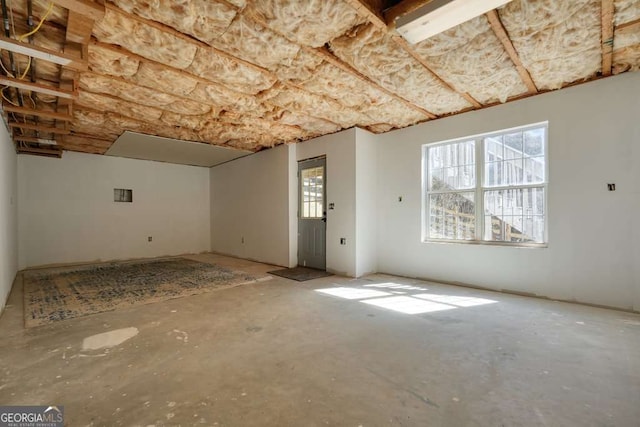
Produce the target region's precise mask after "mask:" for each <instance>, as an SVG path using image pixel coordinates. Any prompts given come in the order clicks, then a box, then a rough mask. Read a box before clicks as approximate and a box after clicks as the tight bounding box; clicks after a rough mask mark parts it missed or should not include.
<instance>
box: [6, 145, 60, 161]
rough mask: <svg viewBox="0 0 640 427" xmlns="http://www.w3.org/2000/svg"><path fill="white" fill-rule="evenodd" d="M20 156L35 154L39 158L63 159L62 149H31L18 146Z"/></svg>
mask: <svg viewBox="0 0 640 427" xmlns="http://www.w3.org/2000/svg"><path fill="white" fill-rule="evenodd" d="M17 151H18V154H35V155H38V156H47V157H57V158H60V157H62V149H60V148H38V147H29V146H25V145H18V146H17Z"/></svg>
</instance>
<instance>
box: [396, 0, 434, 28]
mask: <svg viewBox="0 0 640 427" xmlns="http://www.w3.org/2000/svg"><path fill="white" fill-rule="evenodd" d="M431 1H432V0H403V1H401V2H400V3H398V4H397V5H395V6H393V7H391V8H389V9H388V10H386V11H385V12H384V20H385V23H386V24H387V27H388V28H389V29H395V28H396V20H397V19H398V18H400V17H401V16H404V15H406V14H408V13H411V12H413V11H414V10H417V9H419V8H421V7H422V6H424V5H425V4H427V3H429V2H431Z"/></svg>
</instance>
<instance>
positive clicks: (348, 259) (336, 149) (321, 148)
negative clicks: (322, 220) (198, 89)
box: [295, 129, 357, 277]
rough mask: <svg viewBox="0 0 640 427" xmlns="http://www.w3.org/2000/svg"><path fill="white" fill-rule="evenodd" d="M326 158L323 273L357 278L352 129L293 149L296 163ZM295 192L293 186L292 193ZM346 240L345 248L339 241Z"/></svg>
mask: <svg viewBox="0 0 640 427" xmlns="http://www.w3.org/2000/svg"><path fill="white" fill-rule="evenodd" d="M319 156H326V157H327V182H326V185H327V205H328V204H329V203H334V204H335V208H334V209H333V210H327V271H330V272H332V273H336V274H342V275H345V276H351V277H354V276H356V275H357V271H356V270H357V268H356V170H355V169H356V129H349V130H345V131H342V132H339V133H334V134H332V135H325V136H322V137H319V138H315V139H312V140H309V141H306V142H303V143H300V144H297V147H296V159H297V160H298V161H300V160H305V159H310V158H313V157H319ZM295 191H297V187H296V190H295ZM341 237H344V238H346V239H347V244H346V245H341V244H340V238H341Z"/></svg>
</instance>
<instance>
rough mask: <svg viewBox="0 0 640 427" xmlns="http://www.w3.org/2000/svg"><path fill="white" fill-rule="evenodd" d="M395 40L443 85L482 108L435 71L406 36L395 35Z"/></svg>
mask: <svg viewBox="0 0 640 427" xmlns="http://www.w3.org/2000/svg"><path fill="white" fill-rule="evenodd" d="M393 41H394V42H396V43H397V44H398V45H400V46H401V47H402V48H403V49H404V50H405V51H406V52H407V53H408V54H409V55H411V56H412V57H413V59H415V60H416V61H418V62H419V63H420V64H421V65H422V66H423V67H424V68H425V69H426V70H427V71H429V72H430V73H431V74H433V76H434V77H435V78H436V80H438V81H439V82H440V83H442V85H443V86H444V87H446V88H448V89H449V90H452V91H454V92H456V93H457V94H459V95H460V96H462V97H463V98H464V99H466V100H467V101H468V102H469V104H471V105H473V107H474V108H482V104H480V103H479V102H478V101H477V100H476V99H475V98H474V97H473V96H471V95H470V94H469V93H467V92H462V91H459V90H458V89H456V88H455V87H453V86H452V85H451V84H449V82H447V81H446V80H444V79H443V78H441V77H440V76H439V75H438V74H437V73H436V72H435V71H433V69H432V68H431V66H430V65H429V64H428V63H427V61H425V60H424V58H422V57H421V56H420V55H418V53H417V52H416V51H415V50H414V49H413V48H412V47H411V45H410V44H409V42H407V41H406V40H405V39H404V38H402V37H401V36H395V35H394V36H393Z"/></svg>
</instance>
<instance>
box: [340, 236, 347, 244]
mask: <svg viewBox="0 0 640 427" xmlns="http://www.w3.org/2000/svg"><path fill="white" fill-rule="evenodd" d="M340 244H341V245H346V244H347V238H346V237H341V238H340Z"/></svg>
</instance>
